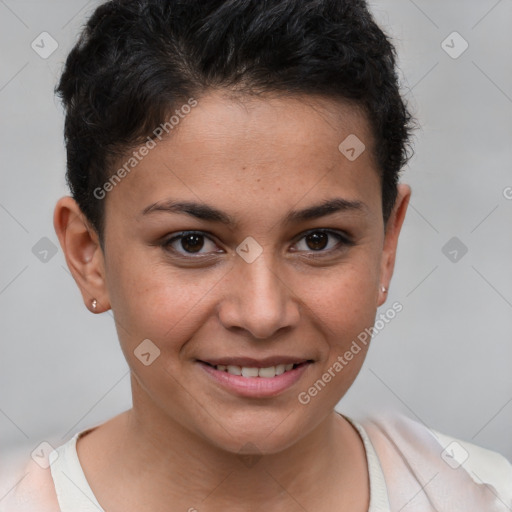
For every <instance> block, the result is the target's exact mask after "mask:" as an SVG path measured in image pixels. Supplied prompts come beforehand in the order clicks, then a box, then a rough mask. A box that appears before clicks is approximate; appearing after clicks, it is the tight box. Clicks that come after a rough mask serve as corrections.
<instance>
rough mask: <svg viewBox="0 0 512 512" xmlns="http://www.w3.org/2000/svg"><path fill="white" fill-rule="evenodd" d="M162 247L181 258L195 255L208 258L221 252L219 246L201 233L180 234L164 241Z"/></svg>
mask: <svg viewBox="0 0 512 512" xmlns="http://www.w3.org/2000/svg"><path fill="white" fill-rule="evenodd" d="M162 246H163V248H164V249H165V250H167V251H169V252H173V253H176V254H178V255H179V256H187V255H193V254H197V255H199V256H206V255H211V254H212V253H216V252H219V250H218V247H217V245H216V244H215V243H214V242H213V241H212V240H211V239H210V238H209V237H208V236H206V235H205V234H204V233H201V232H189V233H187V232H184V233H179V234H177V235H176V236H173V237H171V238H169V239H168V240H166V241H164V242H163V243H162ZM208 246H210V247H208ZM205 249H206V250H205Z"/></svg>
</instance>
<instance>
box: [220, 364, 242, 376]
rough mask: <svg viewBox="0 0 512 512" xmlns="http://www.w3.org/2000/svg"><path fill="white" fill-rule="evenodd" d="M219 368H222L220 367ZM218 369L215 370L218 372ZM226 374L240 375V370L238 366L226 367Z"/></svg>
mask: <svg viewBox="0 0 512 512" xmlns="http://www.w3.org/2000/svg"><path fill="white" fill-rule="evenodd" d="M220 368H222V366H221V367H220ZM220 368H219V367H218V366H217V370H220ZM221 371H222V370H221ZM228 373H231V374H232V375H242V369H241V368H240V366H232V365H228Z"/></svg>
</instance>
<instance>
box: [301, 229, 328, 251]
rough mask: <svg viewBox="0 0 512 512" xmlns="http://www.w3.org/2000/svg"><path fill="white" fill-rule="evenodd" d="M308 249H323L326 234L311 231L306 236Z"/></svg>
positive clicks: (326, 238) (325, 243) (325, 242)
mask: <svg viewBox="0 0 512 512" xmlns="http://www.w3.org/2000/svg"><path fill="white" fill-rule="evenodd" d="M306 240H307V243H308V246H309V248H310V249H314V250H319V249H324V248H325V247H326V245H327V240H328V237H327V234H326V233H322V232H316V233H311V234H310V235H308V236H307V237H306Z"/></svg>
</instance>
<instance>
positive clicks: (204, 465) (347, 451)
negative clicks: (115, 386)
mask: <svg viewBox="0 0 512 512" xmlns="http://www.w3.org/2000/svg"><path fill="white" fill-rule="evenodd" d="M100 428H103V427H100ZM103 445H104V447H106V449H104V450H102V458H101V461H102V462H100V461H99V460H97V461H96V464H99V465H100V466H101V465H102V467H101V468H98V465H97V466H96V467H95V468H94V467H93V466H88V467H90V469H91V472H90V474H89V475H88V474H87V473H86V477H87V478H88V480H89V481H90V482H91V486H92V485H93V483H94V482H96V485H95V488H94V489H93V491H94V492H95V493H96V496H97V497H98V501H99V502H100V504H102V505H103V507H105V509H106V510H109V511H110V510H118V509H121V508H122V507H120V505H121V504H120V502H119V499H120V497H121V496H123V498H122V499H123V500H125V503H122V505H123V506H124V509H125V510H128V509H132V510H136V509H137V506H138V508H139V509H145V510H165V509H166V504H167V510H169V508H168V505H169V504H172V510H186V511H190V512H193V511H194V510H197V511H201V512H202V511H217V510H219V511H220V510H222V511H223V512H227V511H230V510H237V511H240V510H244V511H245V510H247V511H250V510H265V511H266V512H273V511H278V510H279V511H282V510H304V509H306V510H317V511H318V510H322V508H321V506H320V504H321V503H322V502H323V501H322V500H323V499H324V498H323V497H326V498H325V503H326V508H325V510H329V507H332V508H331V510H332V509H333V508H335V509H342V507H341V505H344V504H347V505H352V506H354V505H355V504H360V503H363V502H364V505H363V508H361V510H368V509H367V505H368V501H369V496H368V492H367V487H368V481H367V479H368V478H367V468H366V463H365V454H364V447H363V445H362V441H361V439H360V438H359V436H358V434H357V433H356V431H355V430H354V428H353V427H352V426H351V425H350V424H349V423H348V422H347V420H345V419H344V418H343V417H342V416H340V415H339V414H337V413H336V412H334V411H333V412H331V413H330V414H328V415H327V416H326V417H325V418H324V420H322V421H321V422H320V423H319V424H318V425H317V427H316V428H315V429H314V430H313V431H311V432H309V433H308V434H307V435H306V436H304V437H303V438H301V439H300V440H299V441H298V442H297V443H295V444H293V445H292V446H290V447H288V448H286V449H285V450H283V451H280V452H278V453H273V454H266V455H261V454H255V455H240V454H237V453H231V452H227V451H225V450H223V449H221V448H219V447H217V446H215V445H213V444H212V443H211V442H209V441H208V440H207V439H204V438H203V437H201V436H199V435H197V434H195V433H194V432H191V431H190V430H189V429H186V428H185V427H183V426H182V425H181V424H180V423H178V422H176V421H174V420H173V419H172V418H169V417H168V416H166V415H164V414H163V412H162V411H161V410H159V409H157V408H156V407H155V408H152V407H148V406H147V405H142V404H139V403H137V400H136V399H135V398H134V407H133V409H130V410H128V411H126V412H124V413H123V414H121V415H119V416H117V417H115V418H113V419H112V420H111V421H110V422H108V423H107V424H105V428H104V431H103ZM81 458H82V457H81ZM85 460H86V459H85ZM141 469H142V470H141ZM84 471H85V469H84ZM102 474H103V475H108V478H107V479H102V478H100V477H99V475H102ZM362 474H365V475H366V478H364V479H362V478H361V475H362ZM94 475H98V477H97V480H94V479H95V476H94ZM89 477H91V479H89ZM109 478H110V479H111V481H110V482H107V480H108V479H109ZM127 482H129V485H128V486H127V485H126V483H127ZM356 488H357V489H358V490H359V492H354V490H355V489H356ZM109 496H111V497H112V498H110V497H109ZM363 496H364V497H363ZM321 497H322V498H321ZM327 497H328V498H327ZM111 499H112V501H110V500H111ZM110 504H111V505H110ZM364 507H366V508H364ZM351 510H356V508H355V506H354V508H352V509H351Z"/></svg>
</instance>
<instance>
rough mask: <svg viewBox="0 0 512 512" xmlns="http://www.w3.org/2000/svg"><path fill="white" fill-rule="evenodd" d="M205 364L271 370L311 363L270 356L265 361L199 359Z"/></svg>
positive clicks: (292, 358) (227, 358) (232, 358)
mask: <svg viewBox="0 0 512 512" xmlns="http://www.w3.org/2000/svg"><path fill="white" fill-rule="evenodd" d="M198 361H201V362H203V363H208V364H211V365H212V366H217V365H223V366H240V367H241V366H245V367H246V368H269V367H270V366H277V365H278V364H300V363H305V362H308V361H311V359H307V358H304V357H294V356H270V357H265V358H263V359H253V358H252V357H220V358H211V359H198Z"/></svg>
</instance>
